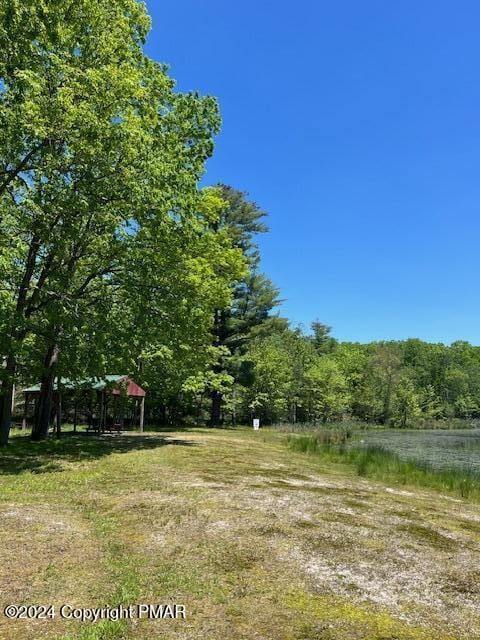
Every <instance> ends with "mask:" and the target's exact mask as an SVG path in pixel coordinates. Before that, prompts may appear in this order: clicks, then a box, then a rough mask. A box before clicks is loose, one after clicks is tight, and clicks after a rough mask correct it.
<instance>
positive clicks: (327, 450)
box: [287, 433, 480, 502]
mask: <svg viewBox="0 0 480 640" xmlns="http://www.w3.org/2000/svg"><path fill="white" fill-rule="evenodd" d="M329 438H330V436H329V435H324V434H320V433H315V434H312V435H291V436H289V437H288V438H287V443H288V446H289V447H290V448H291V449H293V450H294V451H299V452H302V453H306V454H311V455H317V456H321V457H322V458H323V459H324V460H325V461H328V462H335V463H343V464H347V465H349V466H351V467H353V469H354V471H355V473H356V474H357V475H358V476H360V477H365V478H374V479H376V480H381V481H383V482H386V483H388V484H396V485H405V486H408V485H410V486H420V487H427V488H431V489H435V490H437V491H440V492H444V493H449V494H454V495H457V496H460V497H462V498H468V499H469V500H472V501H475V502H478V501H480V473H479V472H478V471H476V470H472V469H460V468H452V469H448V468H444V469H434V468H433V467H431V466H430V465H429V464H426V463H422V462H419V461H413V460H404V459H401V458H400V457H399V456H397V455H395V454H394V453H392V452H391V451H388V450H387V449H385V448H384V447H378V446H365V447H362V446H359V445H355V444H352V445H350V446H346V445H345V443H342V442H340V443H336V442H335V441H334V440H333V441H332V440H330V439H329Z"/></svg>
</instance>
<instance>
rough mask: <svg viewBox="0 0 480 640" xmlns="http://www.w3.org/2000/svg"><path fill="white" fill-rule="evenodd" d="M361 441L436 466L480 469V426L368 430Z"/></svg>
mask: <svg viewBox="0 0 480 640" xmlns="http://www.w3.org/2000/svg"><path fill="white" fill-rule="evenodd" d="M358 442H360V444H361V446H368V445H375V446H378V447H383V448H384V449H387V450H388V451H391V452H392V453H394V454H396V455H398V456H399V457H400V458H403V459H408V460H415V461H417V462H422V463H426V464H428V465H429V466H432V467H434V468H436V469H447V468H448V469H452V468H461V469H462V470H471V471H475V472H480V429H458V430H456V429H455V430H451V431H450V430H449V431H443V430H425V431H411V430H398V429H389V430H384V431H366V432H363V433H362V434H361V435H359V436H358V440H357V443H358Z"/></svg>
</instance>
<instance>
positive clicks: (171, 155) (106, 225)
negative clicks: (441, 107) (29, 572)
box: [0, 0, 480, 444]
mask: <svg viewBox="0 0 480 640" xmlns="http://www.w3.org/2000/svg"><path fill="white" fill-rule="evenodd" d="M149 29H150V20H149V17H148V15H147V12H146V9H145V6H144V5H143V4H140V3H138V2H137V1H136V0H122V2H115V3H111V2H107V1H106V0H96V1H95V2H93V0H84V1H83V2H82V3H80V4H75V3H71V2H60V3H56V4H55V5H52V4H50V3H43V2H40V3H39V2H36V1H35V0H26V1H25V2H22V3H21V4H20V3H4V4H2V5H1V9H0V52H1V53H0V129H1V131H2V145H1V148H0V283H1V286H0V349H1V352H2V360H3V367H2V368H1V370H0V375H1V421H0V442H1V444H6V443H7V441H8V437H9V433H10V429H11V426H12V423H14V422H15V419H16V417H17V416H16V414H17V413H18V410H19V409H18V407H19V406H20V403H21V398H20V396H21V390H22V389H23V388H25V386H28V385H29V384H32V383H36V382H41V391H40V398H39V401H38V403H37V405H36V411H35V416H34V419H33V421H32V436H33V438H34V439H36V440H42V439H45V438H46V437H47V435H48V431H49V425H50V423H51V419H52V412H53V410H54V407H53V392H54V388H55V385H56V384H59V383H58V381H59V380H61V379H62V378H68V379H70V380H78V381H80V380H84V379H86V378H91V377H96V378H102V377H103V376H105V375H108V374H112V373H122V374H130V375H132V376H133V377H134V378H135V380H136V381H137V382H139V383H140V384H141V385H142V386H143V387H144V388H145V389H146V390H147V393H148V400H147V404H146V419H147V423H148V424H150V425H152V426H154V425H161V424H172V425H174V424H197V425H211V426H220V425H234V424H245V423H250V421H251V419H252V418H253V417H259V418H260V419H261V420H262V422H263V423H266V424H274V423H282V422H294V423H295V422H309V423H317V422H318V423H320V422H328V421H338V420H347V419H355V420H358V421H362V422H373V423H381V424H386V425H393V426H399V427H408V426H421V425H422V424H431V423H432V421H442V420H447V419H448V420H451V419H453V418H458V419H462V420H470V419H474V418H476V417H478V415H479V413H480V407H479V404H478V402H479V400H478V399H479V398H480V348H478V347H474V346H471V345H470V344H468V343H466V342H456V343H453V344H452V345H450V346H447V345H443V344H429V343H425V342H422V341H420V340H417V339H409V340H406V341H402V342H379V343H372V344H358V343H345V342H339V341H337V340H336V339H335V338H334V337H332V335H331V333H330V331H331V330H330V327H328V326H326V325H325V324H323V323H322V322H320V321H318V320H315V321H314V322H312V325H311V327H310V328H308V330H305V329H302V328H298V327H294V326H291V324H290V323H289V321H288V320H287V319H286V318H283V317H282V316H281V315H280V313H279V311H278V308H279V305H280V303H281V292H280V291H279V290H278V289H277V287H276V286H275V284H274V283H272V282H271V281H270V279H269V278H268V276H267V275H265V274H264V273H262V270H261V256H260V252H259V249H258V237H259V234H263V233H266V232H268V228H267V225H266V224H265V218H266V215H267V214H266V212H265V211H264V210H263V209H262V208H261V207H260V206H259V205H257V204H256V203H255V202H253V201H252V200H251V199H250V198H249V196H248V194H247V193H246V192H245V191H244V189H248V185H232V186H227V185H223V184H218V185H214V186H207V187H205V186H204V176H205V170H206V162H207V160H208V158H209V157H210V156H211V155H212V153H213V152H214V139H215V136H216V135H218V134H219V132H220V129H221V118H220V109H219V105H218V103H217V101H216V99H215V98H213V97H211V96H201V95H199V94H198V93H195V92H194V93H182V92H179V91H177V90H176V89H175V81H174V80H173V79H172V78H171V77H170V75H169V73H168V70H167V68H166V67H165V66H164V65H161V64H159V63H157V62H155V61H154V60H152V59H150V58H149V57H148V56H146V55H145V53H144V51H143V45H144V43H145V39H146V37H147V34H148V31H149ZM270 213H273V214H274V212H270ZM322 306H323V301H322V300H318V308H319V314H320V313H321V309H322ZM17 396H18V402H17ZM66 412H67V413H68V406H67V407H66Z"/></svg>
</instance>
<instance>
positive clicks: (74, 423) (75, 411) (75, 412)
mask: <svg viewBox="0 0 480 640" xmlns="http://www.w3.org/2000/svg"><path fill="white" fill-rule="evenodd" d="M77 408H78V403H77V400H75V404H74V405H73V433H77Z"/></svg>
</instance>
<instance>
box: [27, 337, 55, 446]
mask: <svg viewBox="0 0 480 640" xmlns="http://www.w3.org/2000/svg"><path fill="white" fill-rule="evenodd" d="M57 364H58V345H57V344H53V345H51V346H50V347H49V348H48V351H47V354H46V356H45V369H44V373H43V376H42V382H41V385H40V394H39V397H38V403H37V410H36V413H35V421H34V425H33V429H32V440H35V441H39V440H46V439H47V437H48V427H49V425H50V414H51V410H52V397H53V386H54V382H55V375H56V373H57Z"/></svg>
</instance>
